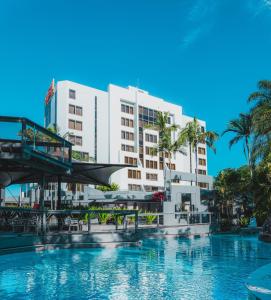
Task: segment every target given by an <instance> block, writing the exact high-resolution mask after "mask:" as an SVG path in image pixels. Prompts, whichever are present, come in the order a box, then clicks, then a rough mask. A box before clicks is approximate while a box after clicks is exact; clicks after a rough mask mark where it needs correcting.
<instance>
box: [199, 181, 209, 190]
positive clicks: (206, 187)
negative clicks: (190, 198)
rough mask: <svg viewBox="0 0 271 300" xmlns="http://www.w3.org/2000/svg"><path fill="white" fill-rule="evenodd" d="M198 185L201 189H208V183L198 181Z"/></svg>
mask: <svg viewBox="0 0 271 300" xmlns="http://www.w3.org/2000/svg"><path fill="white" fill-rule="evenodd" d="M198 186H199V187H200V188H203V189H209V184H208V183H206V182H199V183H198Z"/></svg>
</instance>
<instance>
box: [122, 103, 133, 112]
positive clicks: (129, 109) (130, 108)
mask: <svg viewBox="0 0 271 300" xmlns="http://www.w3.org/2000/svg"><path fill="white" fill-rule="evenodd" d="M121 111H122V112H124V113H126V114H130V115H133V114H134V108H133V106H130V105H127V104H121Z"/></svg>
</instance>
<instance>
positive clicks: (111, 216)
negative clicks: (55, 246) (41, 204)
mask: <svg viewBox="0 0 271 300" xmlns="http://www.w3.org/2000/svg"><path fill="white" fill-rule="evenodd" d="M211 222H212V214H211V213H205V212H201V213H196V212H181V213H139V211H138V210H123V209H88V210H44V211H41V210H35V209H25V208H8V207H0V231H2V232H32V233H36V234H41V233H43V234H44V233H53V232H81V233H84V232H85V233H93V232H114V231H125V230H135V231H136V230H137V229H138V228H141V229H144V228H151V227H152V228H154V227H170V226H177V227H178V226H192V225H210V224H211Z"/></svg>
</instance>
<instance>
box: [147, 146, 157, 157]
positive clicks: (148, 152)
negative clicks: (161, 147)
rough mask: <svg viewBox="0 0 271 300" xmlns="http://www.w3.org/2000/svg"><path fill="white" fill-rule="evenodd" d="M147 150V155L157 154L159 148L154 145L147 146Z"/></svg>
mask: <svg viewBox="0 0 271 300" xmlns="http://www.w3.org/2000/svg"><path fill="white" fill-rule="evenodd" d="M145 152H146V154H147V155H151V156H157V149H156V148H154V147H145Z"/></svg>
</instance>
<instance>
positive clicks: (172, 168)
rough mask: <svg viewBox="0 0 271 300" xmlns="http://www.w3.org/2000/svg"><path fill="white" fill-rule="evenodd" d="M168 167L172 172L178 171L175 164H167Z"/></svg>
mask: <svg viewBox="0 0 271 300" xmlns="http://www.w3.org/2000/svg"><path fill="white" fill-rule="evenodd" d="M167 167H168V168H169V169H170V170H176V165H175V164H172V163H171V164H170V163H167Z"/></svg>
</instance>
